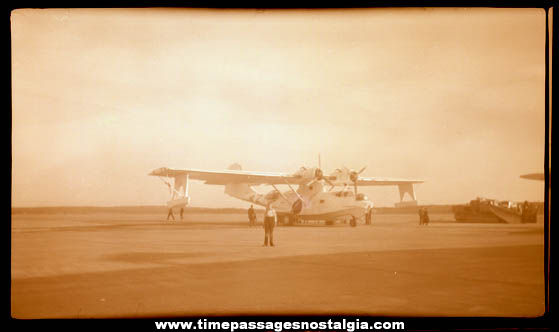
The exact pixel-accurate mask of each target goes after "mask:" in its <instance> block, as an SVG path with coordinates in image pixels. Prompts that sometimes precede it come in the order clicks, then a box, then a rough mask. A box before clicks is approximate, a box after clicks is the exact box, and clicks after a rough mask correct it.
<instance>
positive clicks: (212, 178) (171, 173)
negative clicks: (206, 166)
mask: <svg viewBox="0 0 559 332" xmlns="http://www.w3.org/2000/svg"><path fill="white" fill-rule="evenodd" d="M187 174H188V178H189V179H191V180H201V181H204V183H206V184H217V185H226V184H232V183H247V184H252V185H257V184H286V182H287V183H289V184H299V183H302V182H304V181H305V179H303V178H301V177H299V176H293V175H290V174H285V173H272V172H253V171H242V170H223V171H207V170H200V169H171V168H167V167H162V168H158V169H155V170H153V171H152V172H150V173H149V174H148V175H152V176H162V177H173V178H174V177H177V176H182V175H187ZM307 181H308V179H307Z"/></svg>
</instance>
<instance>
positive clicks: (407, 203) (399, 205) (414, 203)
mask: <svg viewBox="0 0 559 332" xmlns="http://www.w3.org/2000/svg"><path fill="white" fill-rule="evenodd" d="M394 206H395V207H397V208H400V207H408V206H417V201H405V202H398V203H396V204H394Z"/></svg>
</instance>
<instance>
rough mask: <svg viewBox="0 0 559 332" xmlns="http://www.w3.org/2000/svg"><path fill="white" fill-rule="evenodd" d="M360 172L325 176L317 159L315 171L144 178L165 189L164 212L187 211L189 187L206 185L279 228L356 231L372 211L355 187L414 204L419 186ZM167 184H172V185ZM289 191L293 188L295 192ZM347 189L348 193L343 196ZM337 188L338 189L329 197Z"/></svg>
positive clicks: (236, 170)
mask: <svg viewBox="0 0 559 332" xmlns="http://www.w3.org/2000/svg"><path fill="white" fill-rule="evenodd" d="M365 168H366V167H363V168H362V169H361V170H359V171H355V170H352V169H348V168H347V167H343V168H341V169H336V170H335V171H334V172H332V173H331V174H330V175H326V176H325V175H324V173H323V171H322V170H321V169H320V158H319V167H310V168H306V167H301V168H300V169H299V170H298V171H296V172H294V173H291V174H290V173H273V172H254V171H244V170H242V168H241V166H240V165H239V164H233V165H231V166H229V168H228V169H227V170H223V171H212V170H200V169H172V168H167V167H161V168H157V169H155V170H153V171H151V172H150V173H148V175H150V176H157V177H159V178H160V179H161V180H162V181H163V182H164V183H165V184H166V185H167V186H168V188H169V191H170V194H171V199H170V200H169V201H168V202H167V206H168V207H169V208H175V207H185V206H187V205H189V204H190V196H189V192H188V188H189V181H190V180H201V181H204V183H205V184H210V185H223V186H225V193H226V194H227V195H229V196H232V197H235V198H237V199H240V200H243V201H247V202H250V203H253V204H256V205H260V206H267V205H268V204H270V205H271V206H272V207H273V208H274V209H275V210H276V212H277V215H278V222H280V223H288V224H290V225H291V224H294V223H298V222H300V221H301V220H324V221H326V223H327V224H333V223H334V222H335V220H337V219H340V218H345V217H349V218H350V225H351V226H355V225H356V224H357V219H359V218H364V216H365V213H366V212H367V210H368V209H369V208H372V207H373V203H372V202H371V201H370V200H369V199H368V197H367V196H366V195H364V194H362V193H358V192H357V187H358V186H391V185H394V186H398V189H399V191H400V201H401V202H402V201H403V199H404V196H405V195H406V194H408V195H409V196H410V197H411V198H412V200H413V201H412V202H415V203H417V201H416V197H415V193H414V187H413V185H414V184H416V183H423V181H422V180H405V179H390V178H368V177H361V176H360V174H361V173H362V172H363V171H364V170H365ZM166 179H174V184H171V183H170V182H168V181H167V180H166ZM255 185H270V186H272V188H273V189H272V190H271V191H269V192H268V193H266V194H261V193H258V192H257V191H256V190H254V188H253V186H255ZM277 185H287V186H288V187H289V190H288V191H285V192H281V191H280V190H279V189H278V188H277ZM293 185H297V186H298V188H297V190H295V189H294V188H293ZM325 185H329V186H330V188H328V189H327V188H326V186H325ZM350 185H353V188H354V190H353V191H351V190H348V188H349V186H350ZM339 186H343V189H342V190H337V191H333V189H334V188H335V187H339Z"/></svg>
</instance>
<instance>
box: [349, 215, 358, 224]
mask: <svg viewBox="0 0 559 332" xmlns="http://www.w3.org/2000/svg"><path fill="white" fill-rule="evenodd" d="M349 225H350V226H351V227H355V226H357V218H355V216H351V220H350V221H349Z"/></svg>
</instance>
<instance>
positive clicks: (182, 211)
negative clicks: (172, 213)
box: [180, 207, 184, 220]
mask: <svg viewBox="0 0 559 332" xmlns="http://www.w3.org/2000/svg"><path fill="white" fill-rule="evenodd" d="M183 213H184V207H181V212H180V215H181V220H182V214H183Z"/></svg>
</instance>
